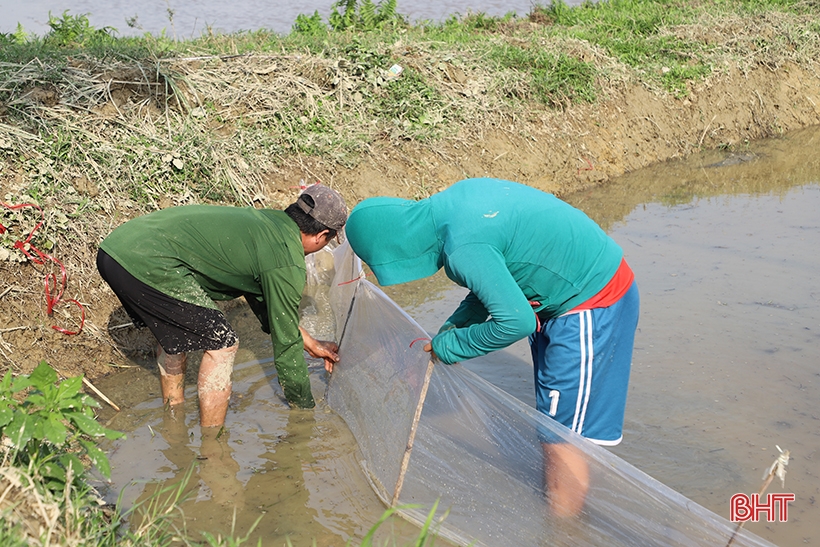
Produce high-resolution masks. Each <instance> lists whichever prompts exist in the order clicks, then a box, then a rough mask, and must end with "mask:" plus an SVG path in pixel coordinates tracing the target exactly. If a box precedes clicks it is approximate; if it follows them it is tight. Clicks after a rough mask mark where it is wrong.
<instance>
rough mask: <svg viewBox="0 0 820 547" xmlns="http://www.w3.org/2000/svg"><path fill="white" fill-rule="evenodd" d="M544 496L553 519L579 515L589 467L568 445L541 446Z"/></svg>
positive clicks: (585, 493) (575, 449) (582, 457)
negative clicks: (544, 482)
mask: <svg viewBox="0 0 820 547" xmlns="http://www.w3.org/2000/svg"><path fill="white" fill-rule="evenodd" d="M542 447H543V448H544V459H545V466H544V471H545V474H546V477H545V478H546V483H547V494H548V496H549V500H550V509H551V511H552V514H553V515H555V516H556V517H575V516H578V515H580V514H581V510H582V509H583V508H584V500H585V499H586V496H587V491H588V490H589V464H587V461H586V458H585V457H584V454H583V452H581V450H579V449H578V448H576V447H574V446H572V445H571V444H542Z"/></svg>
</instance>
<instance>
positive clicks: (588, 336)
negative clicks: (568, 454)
mask: <svg viewBox="0 0 820 547" xmlns="http://www.w3.org/2000/svg"><path fill="white" fill-rule="evenodd" d="M578 322H579V326H578V330H579V332H580V336H579V341H578V342H579V345H580V347H581V363H580V367H579V368H580V375H581V377H580V380H579V382H578V399H577V400H576V402H575V416H573V418H572V430H573V431H575V432H576V433H578V434H579V435H580V434H581V432H582V431H583V430H584V419H585V418H586V414H587V406H588V405H589V395H590V392H591V391H592V361H593V357H594V355H595V351H594V348H593V344H592V311H591V310H583V311H581V312H579V313H578Z"/></svg>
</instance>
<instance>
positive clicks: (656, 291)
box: [100, 128, 820, 547]
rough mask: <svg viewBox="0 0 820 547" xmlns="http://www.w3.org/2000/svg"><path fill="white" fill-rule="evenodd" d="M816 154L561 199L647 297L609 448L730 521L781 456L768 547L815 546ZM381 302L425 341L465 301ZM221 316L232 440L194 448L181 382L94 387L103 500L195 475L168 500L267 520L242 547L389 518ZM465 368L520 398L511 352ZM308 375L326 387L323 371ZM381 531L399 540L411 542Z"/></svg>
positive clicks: (187, 508)
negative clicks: (173, 393)
mask: <svg viewBox="0 0 820 547" xmlns="http://www.w3.org/2000/svg"><path fill="white" fill-rule="evenodd" d="M819 143H820V128H812V129H808V130H804V131H800V132H796V133H793V134H789V135H786V136H784V137H782V138H778V139H772V140H768V141H763V142H758V143H752V144H751V145H750V146H749V147H748V150H745V151H743V153H742V154H738V153H736V154H730V153H722V152H719V151H716V152H709V153H706V154H703V155H700V156H696V157H692V158H688V159H686V160H682V161H673V162H667V163H663V164H660V165H657V166H654V167H652V168H649V169H644V170H642V171H640V172H636V173H633V174H630V175H628V176H624V177H622V178H621V179H620V180H618V181H615V182H614V183H613V184H611V185H610V186H607V187H606V188H602V189H596V190H593V191H589V192H583V193H580V194H577V195H573V196H569V197H567V200H568V201H569V202H570V203H572V204H573V205H575V206H577V207H579V208H581V209H583V210H584V211H586V212H587V213H588V214H589V215H590V216H592V217H593V218H594V219H595V220H596V221H598V222H599V223H600V224H601V225H602V226H604V227H605V229H606V230H607V231H608V232H609V233H610V234H611V235H612V237H613V238H614V239H615V240H616V241H617V242H618V243H619V244H620V245H621V246H622V247H623V248H624V251H625V254H626V258H627V260H628V261H629V263H630V265H631V266H632V268H633V269H634V270H635V272H636V277H637V280H638V283H639V286H640V289H641V297H642V302H641V306H642V309H641V320H640V325H639V332H638V334H637V336H636V348H635V356H634V363H633V372H632V379H631V385H630V398H629V402H628V406H627V416H626V425H625V435H624V436H625V440H624V442H623V444H621V445H620V446H618V447H615V448H614V449H613V452H615V453H616V454H618V455H619V456H621V457H623V458H624V459H626V460H627V461H629V462H630V463H632V464H633V465H635V466H636V467H638V468H639V469H641V470H643V471H645V472H646V473H648V474H650V475H652V476H653V477H655V478H656V479H658V480H660V481H661V482H663V483H665V484H667V485H669V486H670V487H672V488H674V489H675V490H678V491H679V492H681V493H682V494H684V495H685V496H687V497H690V498H691V499H693V500H694V501H696V502H698V503H699V504H701V505H703V506H705V507H707V508H708V509H711V510H712V511H714V512H716V513H718V514H720V515H723V516H724V517H727V518H728V516H729V498H730V497H731V495H733V494H734V493H737V492H742V493H748V494H751V493H754V492H757V490H758V488H759V487H760V485H761V476H762V475H763V472H764V471H765V470H766V469H767V467H768V466H769V465H770V464H771V463H772V462H773V461H774V458H775V456H776V455H777V450H776V448H775V445H776V444H777V445H779V446H781V447H782V448H784V449H789V450H791V454H792V460H791V462H790V464H789V467H788V474H787V480H786V484H785V487H781V485H780V483H779V481H775V482H774V483H772V485H771V486H770V487H769V491H770V492H775V491H781V492H791V493H794V494H795V495H796V501H795V502H794V503H793V504H791V506H790V509H789V521H788V522H786V523H763V522H761V523H748V524H747V527H748V528H749V529H750V530H751V531H753V532H755V533H756V534H758V535H760V536H762V537H764V538H766V539H768V540H770V541H772V542H774V543H776V544H779V545H797V544H805V543H812V541H815V542H816V541H818V539H820V531H818V528H817V525H816V523H817V522H818V521H820V511H819V510H818V504H816V503H815V500H816V498H817V497H820V477H818V472H820V466H818V465H817V463H816V460H817V459H818V458H820V427H818V424H820V412H818V410H817V409H818V408H820V391H818V383H819V382H820V369H818V363H820V289H818V288H817V283H816V281H815V279H816V273H815V272H817V271H820V253H818V252H817V249H818V248H820V213H818V211H820V159H819V158H818V156H817V154H816V152H815V151H816V150H817V149H818V144H819ZM386 292H387V293H388V294H389V295H390V296H391V297H393V298H394V299H395V300H396V301H397V302H398V303H399V304H400V305H401V306H402V307H404V308H405V309H406V310H407V311H408V313H410V315H411V316H413V317H414V318H415V319H416V320H417V321H418V322H419V323H420V324H421V325H422V327H424V328H425V329H427V330H428V332H435V331H436V330H437V329H438V327H439V325H440V324H441V322H442V321H443V320H444V319H445V318H446V317H447V316H448V315H449V313H450V312H451V311H452V310H453V309H454V308H455V306H456V305H457V303H458V302H459V301H460V299H461V298H463V296H464V294H465V293H464V290H463V289H461V288H459V287H455V286H453V285H452V283H450V282H449V281H448V280H447V279H446V278H444V277H443V276H441V275H440V274H437V275H436V276H434V277H433V278H430V279H426V280H422V281H419V282H416V283H411V284H407V285H401V286H396V287H388V288H386ZM305 302H307V305H306V308H305V311H306V314H307V317H306V320H307V322H308V330H311V331H312V332H314V334H317V333H318V335H320V336H327V335H326V334H325V333H322V332H320V331H321V328H322V325H321V323H320V322H316V317H318V316H319V315H320V314H321V310H319V309H318V307H321V306H320V304H319V303H320V302H321V299H306V300H305ZM228 314H229V319H230V321H231V322H232V324H233V325H234V326H235V328H236V330H237V332H239V334H240V339H241V343H240V345H241V348H240V353H239V355H238V359H237V362H238V363H240V364H238V365H237V366H236V368H235V372H234V395H233V397H232V400H231V406H230V410H229V412H228V418H227V428H228V434H227V435H226V436H224V437H222V438H219V439H213V438H203V436H202V434H201V432H200V430H199V427H198V425H197V419H198V415H197V408H196V401H195V393H194V391H193V388H191V389H189V391H188V392H187V394H186V395H187V397H188V400H187V402H186V404H185V407H184V412H183V413H182V415H180V416H176V417H173V416H171V415H169V414H167V413H166V412H165V411H164V410H163V409H162V408H161V405H160V400H159V389H158V387H159V386H158V380H157V378H156V372H155V371H154V370H153V369H151V368H149V367H146V366H139V367H135V368H133V369H129V370H127V371H125V372H123V373H120V374H117V375H115V376H114V377H112V378H110V379H107V380H106V383H104V384H102V383H101V385H100V387H102V389H103V391H104V392H105V393H106V394H108V395H109V396H111V397H112V398H114V399H115V400H116V401H117V402H118V404H120V406H121V407H123V408H124V410H123V411H122V412H120V413H118V414H116V415H111V414H108V415H107V416H103V418H104V419H109V423H108V425H109V427H113V428H114V429H118V430H120V431H125V432H126V433H127V434H128V438H127V439H126V440H123V441H118V442H116V443H114V444H113V445H112V446H111V447H110V452H109V453H110V459H111V463H112V470H113V480H112V483H111V485H110V486H109V492H108V498H109V499H111V500H112V501H113V500H114V499H116V496H117V494H118V493H119V491H120V490H121V489H124V490H123V495H124V501H125V502H126V505H129V504H133V503H134V502H135V501H136V500H138V499H140V498H144V497H145V496H147V495H149V494H150V493H151V492H152V491H153V490H154V489H156V488H157V487H158V486H159V485H167V484H173V482H174V481H179V480H180V479H181V477H183V476H184V474H185V472H186V470H187V469H188V468H189V466H191V465H195V466H196V468H195V472H194V474H193V477H192V480H191V484H190V485H189V489H190V497H189V499H188V500H187V501H185V502H184V503H183V504H182V509H183V510H184V512H185V515H186V517H185V519H186V525H187V526H188V528H189V529H191V530H202V531H209V532H211V533H217V532H221V533H223V534H224V533H227V532H229V531H230V530H231V523H232V519H233V514H234V509H236V530H237V532H238V533H239V535H242V534H244V533H245V532H246V531H247V530H248V529H249V528H250V526H251V525H252V524H253V523H254V522H255V521H256V520H257V518H259V517H260V516H262V520H261V521H260V523H259V527H258V529H257V530H256V531H255V533H254V535H253V537H254V538H255V537H260V538H264V539H263V545H281V544H283V543H284V540H285V538H286V537H288V538H290V539H291V541H292V542H293V544H294V545H295V546H296V547H298V546H300V545H311V544H312V542H313V540H314V539H316V545H317V546H319V547H322V546H330V545H342V544H344V542H345V541H347V540H348V539H350V538H353V539H354V541H355V540H356V539H357V538H361V537H362V536H363V534H364V533H366V531H367V529H368V528H369V527H370V526H371V525H372V524H373V523H374V522H376V520H377V519H378V518H379V516H381V514H382V512H383V510H384V507H383V505H382V504H381V502H380V501H379V500H378V498H376V496H375V494H373V492H372V490H371V489H370V486H369V484H368V482H367V480H366V479H365V478H364V476H363V474H362V472H361V470H360V467H359V463H358V453H357V449H356V446H355V442H354V441H353V439H352V436H351V435H350V433H349V431H348V430H347V428H346V426H345V424H344V423H343V422H342V421H341V419H340V418H339V417H338V416H336V415H335V414H334V413H333V412H332V411H330V410H329V409H328V408H327V406H326V404H325V401H324V400H322V399H321V398H320V399H319V400H317V408H316V409H315V410H312V411H291V410H289V409H288V407H287V405H286V404H285V403H284V398H283V396H282V393H281V390H280V389H279V386H278V384H277V382H276V376H275V371H274V369H273V366H272V363H271V362H270V354H271V349H270V341H269V339H267V337H266V336H265V335H264V334H262V333H261V331H260V330H259V328H258V325H257V324H256V319H255V318H254V316H253V314H252V313H250V312H249V310H247V308H246V307H245V306H242V305H237V306H234V307H231V308H229V310H228ZM311 321H313V322H311ZM465 366H467V367H469V368H471V369H472V370H474V371H475V372H477V373H478V374H480V375H482V376H483V377H485V378H486V379H488V380H489V381H491V382H493V383H495V384H496V385H498V386H499V387H501V388H502V389H504V390H506V391H507V392H509V393H511V394H512V395H514V396H516V397H518V398H519V399H521V400H523V401H525V402H527V403H528V404H533V402H534V395H533V387H532V367H531V364H530V357H529V348H528V347H527V345H526V342H525V341H521V342H518V343H516V344H514V345H513V346H512V347H510V348H508V349H506V350H504V351H503V352H497V353H496V354H494V355H493V356H491V357H489V358H481V359H475V360H472V361H470V362H468V363H465ZM191 368H193V369H194V372H195V367H191ZM311 378H312V381H313V392H314V394H315V395H319V396H321V394H323V393H324V391H325V387H326V375H325V373H324V372H323V370H322V367H321V364H320V363H314V364H312V365H311ZM189 385H191V386H193V385H194V382H191V381H189ZM391 526H394V527H395V530H397V533H398V535H399V537H412V535H413V534H414V532H415V530H413V529H412V527H410V526H409V525H407V524H405V523H403V522H401V521H398V522H393V523H392V524H391V525H389V526H388V527H387V529H386V530H385V532H387V533H389V531H390V527H391ZM254 542H255V540H254ZM398 544H401V541H400V540H399V542H398ZM437 544H438V542H437ZM719 547H721V546H719Z"/></svg>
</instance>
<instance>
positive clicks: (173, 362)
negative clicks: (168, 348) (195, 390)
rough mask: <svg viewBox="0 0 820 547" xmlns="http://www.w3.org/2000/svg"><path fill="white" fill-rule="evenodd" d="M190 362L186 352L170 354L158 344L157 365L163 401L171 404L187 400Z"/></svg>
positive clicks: (178, 403)
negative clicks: (187, 369)
mask: <svg viewBox="0 0 820 547" xmlns="http://www.w3.org/2000/svg"><path fill="white" fill-rule="evenodd" d="M187 364H188V359H187V355H186V354H185V353H176V354H174V355H169V354H167V353H165V350H164V349H162V346H160V345H159V344H157V366H159V384H160V389H161V390H162V403H163V404H167V405H169V406H175V405H180V404H182V403H184V402H185V369H186V367H187Z"/></svg>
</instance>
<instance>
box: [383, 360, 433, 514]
mask: <svg viewBox="0 0 820 547" xmlns="http://www.w3.org/2000/svg"><path fill="white" fill-rule="evenodd" d="M432 375H433V360H432V359H431V360H430V361H429V362H428V363H427V372H426V373H425V374H424V383H423V384H422V385H421V394H420V395H419V403H418V404H417V405H416V413H415V415H414V416H413V424H412V425H411V426H410V436H409V437H408V439H407V447H406V448H405V449H404V456H402V459H401V468H400V469H399V479H398V480H397V481H396V489H395V490H394V492H393V501H392V502H391V503H390V505H391V506H392V507H395V506H396V504H397V503H398V501H399V494H400V493H401V487H402V485H403V484H404V476H405V475H406V474H407V466H408V465H409V464H410V453H411V452H412V451H413V441H414V440H415V438H416V429H417V428H418V426H419V418H421V409H422V408H423V407H424V399H425V398H427V388H428V387H430V377H431V376H432Z"/></svg>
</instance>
